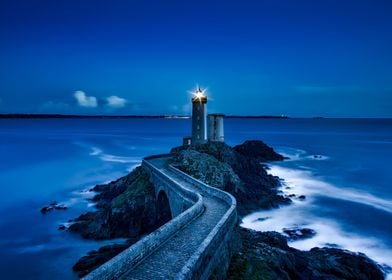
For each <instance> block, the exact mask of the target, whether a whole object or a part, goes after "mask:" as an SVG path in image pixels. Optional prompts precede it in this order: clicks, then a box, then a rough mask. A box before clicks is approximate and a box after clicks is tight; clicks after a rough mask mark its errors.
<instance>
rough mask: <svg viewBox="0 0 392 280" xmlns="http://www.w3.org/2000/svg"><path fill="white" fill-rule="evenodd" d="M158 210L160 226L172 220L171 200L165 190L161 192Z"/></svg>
mask: <svg viewBox="0 0 392 280" xmlns="http://www.w3.org/2000/svg"><path fill="white" fill-rule="evenodd" d="M156 209H157V224H158V226H162V225H163V224H165V223H167V222H168V221H170V220H171V219H172V211H171V208H170V203H169V199H168V197H167V195H166V192H165V191H163V190H160V191H159V193H158V196H157V202H156Z"/></svg>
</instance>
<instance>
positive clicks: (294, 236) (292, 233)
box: [283, 227, 316, 241]
mask: <svg viewBox="0 0 392 280" xmlns="http://www.w3.org/2000/svg"><path fill="white" fill-rule="evenodd" d="M283 233H284V235H286V236H287V239H288V240H290V241H296V240H300V239H307V238H312V237H314V236H315V235H316V231H315V230H313V229H310V228H299V227H293V228H284V229H283Z"/></svg>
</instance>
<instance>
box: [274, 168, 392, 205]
mask: <svg viewBox="0 0 392 280" xmlns="http://www.w3.org/2000/svg"><path fill="white" fill-rule="evenodd" d="M269 167H270V169H269V173H271V174H272V175H274V176H278V177H280V178H283V179H284V182H285V185H287V186H289V187H290V188H291V189H290V192H292V191H294V192H295V193H297V194H305V195H306V196H307V197H309V198H312V196H313V197H314V196H327V197H332V198H335V199H341V200H347V201H352V202H356V203H360V204H365V205H368V206H372V207H374V208H377V209H380V210H383V211H386V212H389V213H392V200H388V199H383V198H380V197H377V196H375V195H373V194H370V193H367V192H363V191H358V190H355V189H350V188H343V187H337V186H334V185H332V184H330V183H328V182H325V181H322V180H321V179H318V178H317V177H315V176H313V175H312V172H310V171H308V170H299V169H290V168H286V167H281V166H277V165H271V166H269ZM283 189H284V188H283ZM286 192H287V191H286Z"/></svg>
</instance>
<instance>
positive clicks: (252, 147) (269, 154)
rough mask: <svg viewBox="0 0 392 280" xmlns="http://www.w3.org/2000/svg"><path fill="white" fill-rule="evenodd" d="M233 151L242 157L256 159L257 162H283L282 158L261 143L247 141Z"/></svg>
mask: <svg viewBox="0 0 392 280" xmlns="http://www.w3.org/2000/svg"><path fill="white" fill-rule="evenodd" d="M234 150H235V151H236V152H238V153H240V154H241V155H243V156H246V157H250V158H254V159H257V160H259V161H271V160H283V159H284V157H283V156H282V155H280V154H278V153H276V152H275V151H274V149H272V148H271V147H270V146H268V145H266V144H265V143H264V142H262V141H258V140H248V141H245V142H244V143H243V144H241V145H238V146H235V147H234Z"/></svg>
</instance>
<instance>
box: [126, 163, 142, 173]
mask: <svg viewBox="0 0 392 280" xmlns="http://www.w3.org/2000/svg"><path fill="white" fill-rule="evenodd" d="M138 166H140V164H133V165H131V166H130V167H128V168H127V172H132V171H133V170H135V168H136V167H138Z"/></svg>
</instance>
